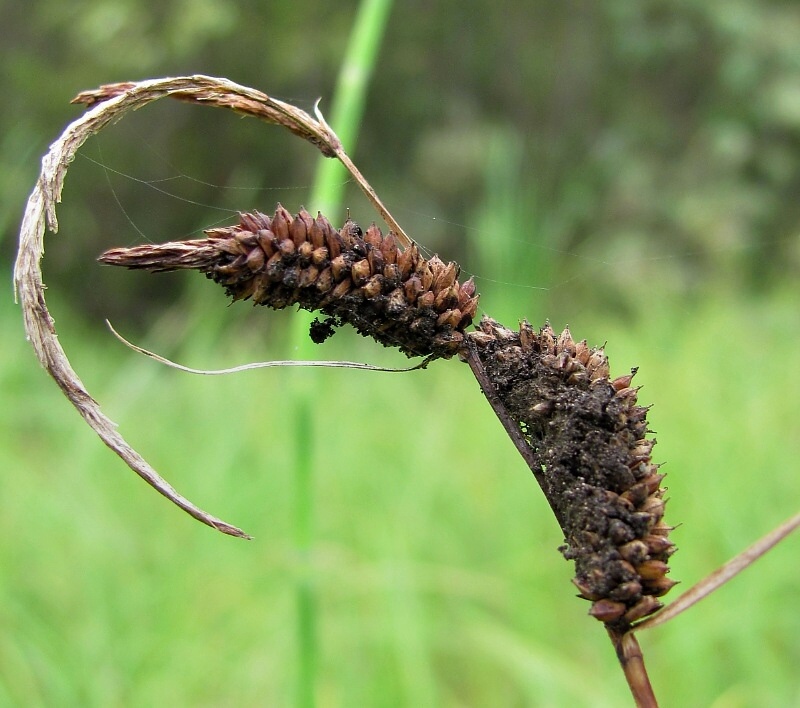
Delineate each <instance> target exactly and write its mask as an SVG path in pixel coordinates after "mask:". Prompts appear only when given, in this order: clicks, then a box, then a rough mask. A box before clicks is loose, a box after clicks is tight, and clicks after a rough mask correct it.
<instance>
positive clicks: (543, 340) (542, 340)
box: [539, 322, 556, 354]
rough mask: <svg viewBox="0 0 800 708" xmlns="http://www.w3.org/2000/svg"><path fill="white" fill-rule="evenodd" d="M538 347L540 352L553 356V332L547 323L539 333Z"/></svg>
mask: <svg viewBox="0 0 800 708" xmlns="http://www.w3.org/2000/svg"><path fill="white" fill-rule="evenodd" d="M539 345H540V346H541V348H542V352H544V353H545V354H555V351H556V338H555V332H553V328H552V327H551V326H550V323H549V322H547V323H545V326H544V327H542V331H541V332H540V333H539Z"/></svg>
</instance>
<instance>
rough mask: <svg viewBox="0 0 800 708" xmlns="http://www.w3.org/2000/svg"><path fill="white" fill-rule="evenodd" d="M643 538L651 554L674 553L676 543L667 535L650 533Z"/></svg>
mask: <svg viewBox="0 0 800 708" xmlns="http://www.w3.org/2000/svg"><path fill="white" fill-rule="evenodd" d="M642 540H643V541H644V542H645V543H646V544H647V548H648V549H650V554H651V555H662V554H665V553H668V554H669V555H672V553H674V548H675V544H674V543H673V542H672V541H670V540H669V539H668V538H667V537H666V536H660V535H657V534H648V535H647V536H645V537H644V538H643V539H642Z"/></svg>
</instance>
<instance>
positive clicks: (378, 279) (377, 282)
mask: <svg viewBox="0 0 800 708" xmlns="http://www.w3.org/2000/svg"><path fill="white" fill-rule="evenodd" d="M382 290H383V276H382V275H373V276H372V277H371V278H370V279H369V280H368V281H367V282H366V283H365V284H364V286H363V287H362V288H361V292H362V294H363V295H364V297H365V298H367V300H371V299H372V298H374V297H377V296H378V295H380V294H381V291H382Z"/></svg>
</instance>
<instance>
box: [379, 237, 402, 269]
mask: <svg viewBox="0 0 800 708" xmlns="http://www.w3.org/2000/svg"><path fill="white" fill-rule="evenodd" d="M380 249H381V253H382V254H383V260H384V261H385V262H386V263H397V256H398V255H399V254H398V249H397V239H396V238H395V235H394V234H393V233H392V232H391V231H390V232H389V233H388V234H386V236H385V237H384V238H382V239H381V245H380Z"/></svg>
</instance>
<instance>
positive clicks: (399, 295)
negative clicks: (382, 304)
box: [386, 288, 408, 317]
mask: <svg viewBox="0 0 800 708" xmlns="http://www.w3.org/2000/svg"><path fill="white" fill-rule="evenodd" d="M407 307H408V301H407V300H406V296H405V293H404V292H403V288H395V289H394V290H392V292H390V293H389V297H388V298H387V300H386V314H387V315H389V316H390V317H399V316H400V313H402V312H403V311H404V310H405V309H406V308H407Z"/></svg>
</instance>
